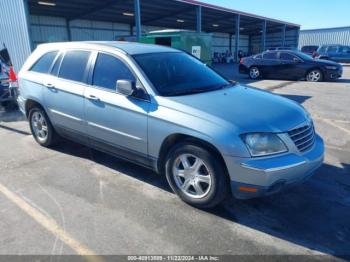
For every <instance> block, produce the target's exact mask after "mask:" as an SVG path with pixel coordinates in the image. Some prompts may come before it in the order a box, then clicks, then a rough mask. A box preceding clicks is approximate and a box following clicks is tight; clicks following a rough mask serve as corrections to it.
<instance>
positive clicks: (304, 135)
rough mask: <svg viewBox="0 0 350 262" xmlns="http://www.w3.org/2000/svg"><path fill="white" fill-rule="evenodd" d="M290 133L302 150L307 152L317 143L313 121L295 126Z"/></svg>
mask: <svg viewBox="0 0 350 262" xmlns="http://www.w3.org/2000/svg"><path fill="white" fill-rule="evenodd" d="M288 135H289V137H290V138H291V139H292V140H293V142H294V144H295V146H296V147H297V148H298V150H299V151H300V152H306V151H307V150H309V149H311V147H312V146H313V145H314V143H315V129H314V125H313V124H312V123H310V124H308V125H305V126H302V127H298V128H295V129H293V130H291V131H289V132H288Z"/></svg>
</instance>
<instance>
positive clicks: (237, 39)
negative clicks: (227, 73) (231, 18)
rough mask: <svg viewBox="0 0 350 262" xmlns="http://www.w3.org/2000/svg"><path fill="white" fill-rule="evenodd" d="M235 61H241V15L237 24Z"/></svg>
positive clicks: (238, 16)
mask: <svg viewBox="0 0 350 262" xmlns="http://www.w3.org/2000/svg"><path fill="white" fill-rule="evenodd" d="M235 27H236V29H235V61H236V62H238V61H239V57H238V51H239V42H240V28H241V15H239V14H238V15H237V16H236V24H235Z"/></svg>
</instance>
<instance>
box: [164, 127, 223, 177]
mask: <svg viewBox="0 0 350 262" xmlns="http://www.w3.org/2000/svg"><path fill="white" fill-rule="evenodd" d="M185 142H188V143H192V144H195V145H198V146H201V147H203V148H205V149H207V150H208V151H210V152H212V153H213V154H215V155H216V156H217V157H218V159H219V160H220V161H221V162H222V165H223V167H224V169H225V172H226V174H227V175H228V170H227V166H226V163H225V160H224V158H223V156H222V154H221V153H220V151H219V150H218V149H217V148H216V147H215V146H214V145H213V144H211V143H209V142H208V141H205V140H203V139H200V138H197V137H194V136H190V135H186V134H181V133H176V134H172V135H169V136H167V137H166V138H165V139H164V141H163V142H162V145H161V147H160V150H159V154H158V161H157V170H158V172H159V173H160V174H165V162H166V158H167V154H168V152H169V151H170V150H171V148H173V147H174V146H175V145H177V144H179V143H185Z"/></svg>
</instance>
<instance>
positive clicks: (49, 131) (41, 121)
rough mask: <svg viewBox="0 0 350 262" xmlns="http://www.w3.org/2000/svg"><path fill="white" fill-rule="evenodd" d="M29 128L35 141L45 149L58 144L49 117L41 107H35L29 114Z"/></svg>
mask: <svg viewBox="0 0 350 262" xmlns="http://www.w3.org/2000/svg"><path fill="white" fill-rule="evenodd" d="M28 119H29V126H30V131H31V132H32V135H33V137H34V138H35V141H36V142H37V143H38V144H39V145H41V146H44V147H50V146H53V145H55V144H56V143H57V140H58V135H57V134H56V132H55V130H54V128H53V126H52V124H51V122H50V119H49V117H48V116H47V114H46V113H45V111H44V110H43V109H42V108H40V107H34V108H32V109H31V110H30V112H29V117H28Z"/></svg>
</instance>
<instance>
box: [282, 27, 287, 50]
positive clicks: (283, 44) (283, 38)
mask: <svg viewBox="0 0 350 262" xmlns="http://www.w3.org/2000/svg"><path fill="white" fill-rule="evenodd" d="M286 29H287V25H283V27H282V46H286Z"/></svg>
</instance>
